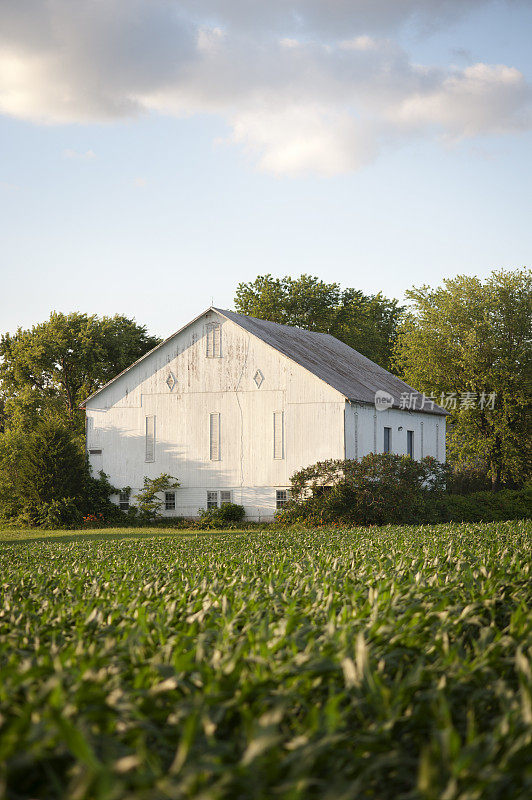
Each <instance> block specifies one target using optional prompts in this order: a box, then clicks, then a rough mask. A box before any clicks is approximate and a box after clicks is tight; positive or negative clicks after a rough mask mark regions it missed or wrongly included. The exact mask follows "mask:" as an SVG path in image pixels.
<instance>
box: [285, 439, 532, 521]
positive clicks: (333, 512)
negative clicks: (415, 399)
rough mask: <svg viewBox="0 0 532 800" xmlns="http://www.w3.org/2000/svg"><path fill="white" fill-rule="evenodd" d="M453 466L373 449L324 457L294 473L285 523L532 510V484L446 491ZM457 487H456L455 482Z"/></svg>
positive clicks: (470, 516)
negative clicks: (350, 456) (349, 456)
mask: <svg viewBox="0 0 532 800" xmlns="http://www.w3.org/2000/svg"><path fill="white" fill-rule="evenodd" d="M448 476H449V469H448V468H447V467H446V466H445V465H443V464H440V463H439V462H437V461H436V460H435V459H433V458H424V459H423V460H422V461H413V460H412V459H411V458H409V457H408V456H396V455H393V454H389V453H379V454H370V455H367V456H365V457H364V458H362V460H361V461H350V460H346V461H324V462H319V463H317V464H313V465H312V466H311V467H307V468H306V469H303V470H300V471H299V472H296V473H295V475H294V476H293V477H292V481H291V483H292V498H293V499H292V501H291V502H290V503H289V504H288V505H287V506H286V507H285V508H284V509H283V510H282V511H281V512H279V513H278V514H277V517H276V520H277V522H278V523H279V524H281V525H292V524H303V525H305V526H315V525H330V524H336V525H384V524H390V523H407V524H408V523H410V524H415V523H437V522H494V521H498V520H507V519H524V518H527V517H530V516H531V514H532V488H531V487H530V486H528V487H525V488H523V489H520V490H510V489H505V490H503V491H500V492H493V491H482V492H474V493H471V494H468V495H459V494H454V493H451V492H449V491H447V490H446V485H447V480H448ZM453 490H455V487H454V486H453Z"/></svg>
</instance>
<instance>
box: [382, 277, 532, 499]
mask: <svg viewBox="0 0 532 800" xmlns="http://www.w3.org/2000/svg"><path fill="white" fill-rule="evenodd" d="M407 297H408V298H409V299H410V300H411V301H412V309H411V312H410V313H409V314H408V315H407V317H406V318H405V321H404V323H403V326H402V329H401V331H400V335H399V338H398V344H397V351H396V365H397V367H398V369H399V370H400V372H401V374H402V376H403V377H404V379H405V380H406V381H407V382H408V383H409V384H411V385H412V386H415V387H416V388H417V389H418V390H420V391H425V392H426V393H427V394H428V393H431V392H432V393H434V394H435V396H436V399H437V398H438V397H439V396H440V395H441V393H444V394H447V393H451V392H454V393H455V396H456V397H457V398H458V404H457V405H458V408H457V409H456V410H452V409H451V417H450V418H449V420H448V430H449V435H448V457H449V458H450V460H451V462H452V463H453V465H454V466H455V467H457V468H458V469H462V468H468V469H473V470H475V469H478V468H479V467H480V468H483V469H484V471H485V472H488V473H489V476H490V477H491V479H492V481H493V485H494V487H495V488H498V487H499V485H500V484H501V483H507V482H510V481H514V482H519V481H521V482H522V481H523V480H524V479H526V477H527V476H528V475H530V472H531V467H532V413H531V412H532V402H531V397H532V392H531V383H530V382H531V376H532V273H531V271H530V270H525V269H523V270H516V271H514V272H504V271H500V272H493V273H492V274H491V276H490V277H489V278H488V279H487V280H486V281H485V282H484V283H482V281H481V280H479V279H478V278H476V277H468V276H466V275H460V276H458V277H456V278H453V279H451V280H446V281H444V285H443V286H442V287H439V288H437V289H430V288H429V287H428V286H422V287H421V288H414V289H412V290H411V291H409V292H407ZM492 392H495V393H496V402H495V405H494V408H493V409H490V408H489V403H487V404H484V408H482V407H481V405H480V403H478V402H475V404H474V406H473V407H466V406H468V405H469V403H466V404H465V406H464V407H462V408H460V402H461V399H463V396H465V395H466V393H471V394H473V395H475V397H476V399H477V401H478V399H479V398H480V397H481V396H482V394H483V393H484V395H488V396H489V394H490V393H492Z"/></svg>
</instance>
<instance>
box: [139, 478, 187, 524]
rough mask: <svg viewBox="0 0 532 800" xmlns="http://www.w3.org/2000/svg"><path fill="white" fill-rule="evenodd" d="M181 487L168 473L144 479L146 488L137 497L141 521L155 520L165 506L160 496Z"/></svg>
mask: <svg viewBox="0 0 532 800" xmlns="http://www.w3.org/2000/svg"><path fill="white" fill-rule="evenodd" d="M179 485H180V484H179V481H178V480H176V479H175V478H173V477H172V476H171V475H169V474H168V473H167V472H163V473H162V474H161V475H159V477H158V478H144V488H143V489H141V490H140V492H139V493H138V494H137V495H135V500H136V501H137V509H138V513H139V515H140V517H141V519H142V520H145V521H150V520H154V519H155V518H156V517H157V515H158V513H159V511H160V510H161V508H162V506H163V504H164V500H162V499H161V498H160V497H159V495H160V494H161V493H163V492H167V491H169V490H171V489H178V488H179ZM130 510H131V508H130Z"/></svg>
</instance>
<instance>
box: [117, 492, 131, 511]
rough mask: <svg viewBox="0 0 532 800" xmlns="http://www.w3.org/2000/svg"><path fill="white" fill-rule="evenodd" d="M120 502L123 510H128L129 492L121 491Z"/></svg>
mask: <svg viewBox="0 0 532 800" xmlns="http://www.w3.org/2000/svg"><path fill="white" fill-rule="evenodd" d="M118 504H119V506H120V510H121V511H127V510H128V508H129V492H120V494H119V496H118Z"/></svg>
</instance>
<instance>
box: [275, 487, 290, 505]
mask: <svg viewBox="0 0 532 800" xmlns="http://www.w3.org/2000/svg"><path fill="white" fill-rule="evenodd" d="M289 501H290V489H277V490H276V492H275V505H276V507H277V508H284V507H285V505H286V504H287V503H288V502H289Z"/></svg>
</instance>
